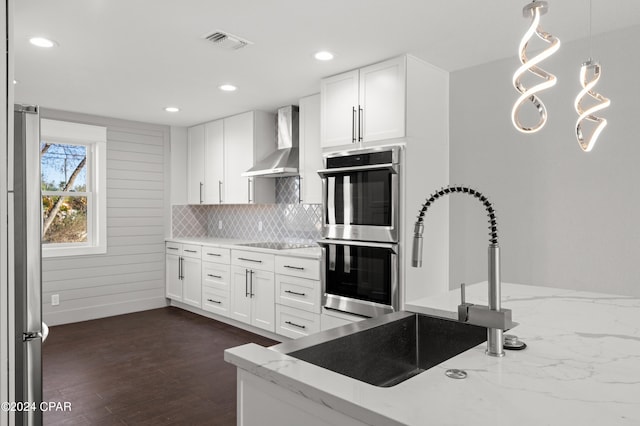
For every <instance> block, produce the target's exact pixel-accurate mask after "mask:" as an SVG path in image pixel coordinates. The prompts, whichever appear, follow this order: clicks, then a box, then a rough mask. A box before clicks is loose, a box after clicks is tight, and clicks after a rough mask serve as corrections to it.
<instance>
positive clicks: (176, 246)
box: [164, 241, 182, 256]
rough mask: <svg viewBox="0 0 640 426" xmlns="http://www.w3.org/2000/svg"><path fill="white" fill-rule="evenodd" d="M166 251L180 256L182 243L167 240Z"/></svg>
mask: <svg viewBox="0 0 640 426" xmlns="http://www.w3.org/2000/svg"><path fill="white" fill-rule="evenodd" d="M164 249H165V251H166V252H167V254H175V255H176V256H179V255H181V254H182V244H180V243H174V242H172V241H167V242H166V243H165V248H164Z"/></svg>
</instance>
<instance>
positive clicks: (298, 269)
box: [284, 265, 304, 271]
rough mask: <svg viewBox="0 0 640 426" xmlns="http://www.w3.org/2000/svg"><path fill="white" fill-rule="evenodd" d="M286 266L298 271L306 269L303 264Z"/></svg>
mask: <svg viewBox="0 0 640 426" xmlns="http://www.w3.org/2000/svg"><path fill="white" fill-rule="evenodd" d="M284 267H285V268H289V269H295V270H296V271H304V268H303V267H302V266H291V265H284Z"/></svg>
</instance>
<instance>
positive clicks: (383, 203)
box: [318, 146, 401, 317]
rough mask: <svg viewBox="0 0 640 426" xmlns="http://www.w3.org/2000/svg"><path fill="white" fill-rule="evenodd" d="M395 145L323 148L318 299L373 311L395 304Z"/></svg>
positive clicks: (397, 155)
mask: <svg viewBox="0 0 640 426" xmlns="http://www.w3.org/2000/svg"><path fill="white" fill-rule="evenodd" d="M400 150H401V148H400V147H399V146H393V147H377V148H368V149H359V150H349V151H344V152H339V153H331V154H325V156H324V165H325V168H324V169H323V170H320V171H319V172H318V173H319V174H320V176H321V177H322V193H323V194H322V196H323V218H322V235H323V239H322V240H320V241H319V242H318V243H319V244H320V246H321V247H322V249H323V272H324V279H323V283H324V284H323V305H324V306H325V307H326V308H329V309H334V310H338V311H343V312H347V313H353V314H357V315H362V316H368V317H374V316H378V315H381V314H384V313H387V312H392V311H395V310H398V305H399V294H398V292H399V290H398V287H399V286H398V265H399V264H398V235H399V234H400V233H399V218H400V212H399V206H400V203H399V194H400V154H401V151H400Z"/></svg>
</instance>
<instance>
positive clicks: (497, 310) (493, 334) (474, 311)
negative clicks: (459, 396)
mask: <svg viewBox="0 0 640 426" xmlns="http://www.w3.org/2000/svg"><path fill="white" fill-rule="evenodd" d="M453 193H460V194H468V195H471V196H473V197H474V198H476V199H478V200H479V201H480V202H481V203H482V204H483V205H484V207H485V209H486V210H487V215H488V216H489V266H488V274H489V276H488V283H489V306H482V305H474V304H471V303H467V302H466V300H465V295H464V286H462V287H461V294H462V297H461V298H462V300H461V303H460V305H459V306H458V319H459V320H460V321H463V322H468V323H470V324H474V325H479V326H483V327H487V355H491V356H497V357H500V356H504V348H503V336H502V334H503V331H504V330H507V329H509V328H511V327H513V326H514V323H513V322H512V321H511V310H510V309H502V308H501V306H500V304H501V294H500V293H501V288H500V287H501V285H500V247H499V246H498V225H497V220H496V214H495V210H494V208H493V205H492V204H491V202H490V201H489V200H488V199H487V197H485V196H484V195H482V193H481V192H480V191H476V190H475V189H471V188H467V187H462V186H448V187H446V188H441V189H440V190H438V191H436V192H434V193H433V194H431V195H430V196H429V198H427V200H426V201H425V203H424V204H423V205H422V207H421V209H420V212H419V213H418V219H417V221H416V223H415V227H414V234H413V256H412V259H411V264H412V266H413V267H417V268H420V267H422V242H423V240H422V234H423V233H424V223H423V222H424V216H425V214H426V212H427V210H428V209H429V207H430V206H431V204H432V203H433V202H434V201H435V200H437V199H438V198H441V197H443V196H445V195H449V194H453Z"/></svg>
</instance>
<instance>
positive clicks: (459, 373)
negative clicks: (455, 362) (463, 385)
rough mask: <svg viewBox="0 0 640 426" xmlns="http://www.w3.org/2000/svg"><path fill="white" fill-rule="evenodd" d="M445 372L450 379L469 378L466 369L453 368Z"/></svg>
mask: <svg viewBox="0 0 640 426" xmlns="http://www.w3.org/2000/svg"><path fill="white" fill-rule="evenodd" d="M444 374H445V376H447V377H448V378H450V379H466V378H467V372H466V371H464V370H458V369H457V368H451V369H449V370H447V371H445V373H444Z"/></svg>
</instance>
